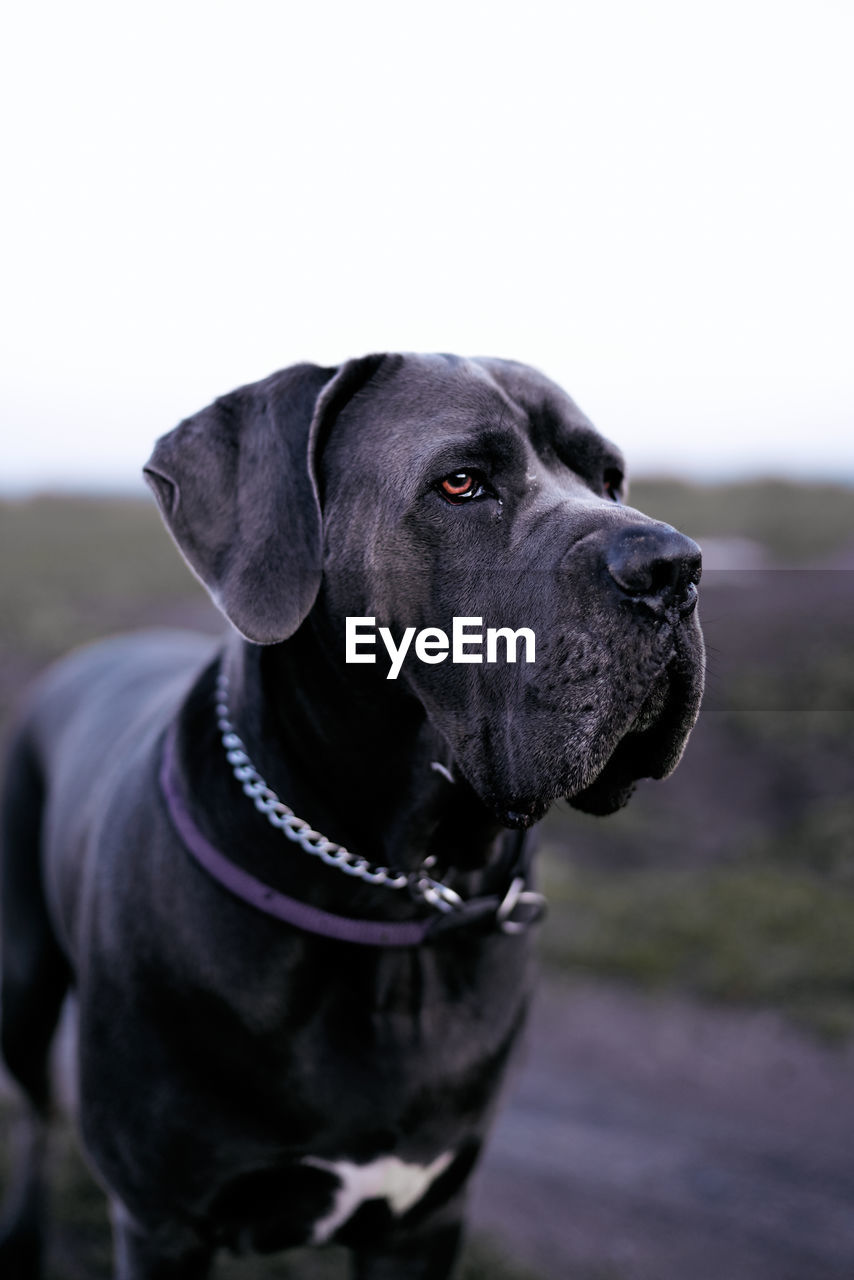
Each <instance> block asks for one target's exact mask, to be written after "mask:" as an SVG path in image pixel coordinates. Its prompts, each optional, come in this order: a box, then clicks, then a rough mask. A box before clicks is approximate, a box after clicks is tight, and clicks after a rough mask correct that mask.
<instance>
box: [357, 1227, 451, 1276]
mask: <svg viewBox="0 0 854 1280" xmlns="http://www.w3.org/2000/svg"><path fill="white" fill-rule="evenodd" d="M462 1234H463V1229H462V1224H461V1223H460V1222H444V1223H442V1225H441V1226H437V1227H436V1228H435V1229H434V1230H433V1231H431V1232H429V1233H427V1232H426V1231H425V1232H420V1233H419V1234H418V1235H416V1236H414V1237H409V1238H408V1239H406V1240H405V1241H401V1242H400V1243H399V1244H396V1245H389V1246H388V1247H387V1248H384V1249H382V1250H376V1251H374V1250H366V1251H360V1252H359V1253H357V1254H355V1255H354V1259H353V1273H352V1274H353V1280H449V1278H450V1276H451V1273H452V1272H453V1269H454V1263H455V1261H456V1259H457V1255H458V1254H459V1251H460V1245H461V1243H462Z"/></svg>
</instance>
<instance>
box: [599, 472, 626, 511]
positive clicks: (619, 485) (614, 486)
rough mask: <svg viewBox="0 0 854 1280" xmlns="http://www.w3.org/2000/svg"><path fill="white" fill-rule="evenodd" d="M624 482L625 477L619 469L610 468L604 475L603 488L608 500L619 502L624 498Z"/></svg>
mask: <svg viewBox="0 0 854 1280" xmlns="http://www.w3.org/2000/svg"><path fill="white" fill-rule="evenodd" d="M624 480H625V477H624V476H623V473H622V471H620V469H619V467H608V468H607V469H606V470H605V471H604V472H603V475H602V486H603V488H604V490H605V496H606V498H610V499H611V501H612V502H619V501H620V499H621V498H622V496H623V482H624Z"/></svg>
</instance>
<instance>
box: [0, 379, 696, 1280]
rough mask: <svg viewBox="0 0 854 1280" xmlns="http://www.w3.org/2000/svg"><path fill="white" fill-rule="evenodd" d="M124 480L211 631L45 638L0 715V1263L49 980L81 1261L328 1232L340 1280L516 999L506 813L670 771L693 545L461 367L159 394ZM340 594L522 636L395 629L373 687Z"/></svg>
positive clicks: (603, 801)
mask: <svg viewBox="0 0 854 1280" xmlns="http://www.w3.org/2000/svg"><path fill="white" fill-rule="evenodd" d="M146 474H147V477H148V479H149V481H150V483H151V485H152V487H153V489H154V492H155V494H156V496H157V499H158V502H159V503H160V507H161V510H162V512H163V515H164V518H165V520H166V523H167V525H168V526H169V528H170V530H171V532H172V534H173V536H174V538H175V540H176V542H177V543H178V546H179V547H180V549H181V551H182V552H183V554H184V555H185V556H186V558H187V560H188V561H189V563H190V565H191V566H192V568H193V569H194V571H195V572H196V573H197V574H198V576H199V577H200V578H201V579H202V581H203V582H204V583H205V585H206V586H207V587H208V589H209V590H210V592H211V594H212V595H213V597H214V599H215V600H216V602H217V603H218V605H219V606H220V608H221V609H222V610H223V612H224V613H225V614H226V615H227V616H228V618H229V619H230V620H231V622H232V623H233V624H234V627H235V628H236V630H237V632H239V633H240V635H237V634H234V635H232V637H231V639H230V640H229V641H228V642H227V643H226V644H225V646H224V648H222V649H221V650H217V649H216V648H214V647H213V646H212V645H211V643H210V642H208V641H206V640H204V639H202V638H200V637H193V636H190V635H187V634H184V633H175V634H169V633H154V634H151V635H147V636H140V637H135V638H123V639H117V640H112V641H107V642H105V643H103V644H101V645H97V646H93V647H91V648H89V649H86V650H83V651H81V652H79V653H77V654H76V655H73V656H72V657H71V658H69V659H67V660H66V661H65V662H63V663H61V664H60V665H59V666H57V667H56V668H54V669H52V670H51V671H50V672H48V673H47V675H46V676H45V677H44V678H43V680H42V682H41V684H40V686H39V688H38V689H37V690H36V693H35V695H34V697H33V698H32V699H31V701H30V703H29V706H28V710H27V713H26V716H25V717H24V718H23V719H22V721H21V723H20V724H19V726H18V728H17V730H16V733H15V736H14V741H13V746H12V752H11V760H10V772H9V780H8V785H7V790H6V803H5V819H4V822H5V825H4V833H3V834H4V866H3V882H2V898H3V920H2V944H3V956H2V960H3V1051H4V1054H5V1058H6V1062H7V1063H8V1066H9V1069H10V1071H11V1072H12V1074H13V1075H14V1076H15V1077H16V1078H17V1080H18V1081H19V1082H20V1084H21V1085H22V1086H23V1089H24V1091H25V1093H26V1095H27V1097H28V1099H29V1101H30V1104H31V1105H30V1115H31V1122H30V1129H29V1142H28V1144H27V1147H26V1152H25V1155H26V1158H25V1159H24V1160H23V1162H22V1167H21V1169H20V1172H19V1180H18V1183H17V1194H16V1197H15V1207H14V1211H13V1212H10V1218H9V1223H8V1226H7V1230H6V1236H5V1242H4V1244H3V1245H2V1246H0V1261H2V1267H3V1270H2V1274H3V1275H4V1276H5V1277H6V1278H7V1280H10V1277H11V1276H16V1277H19V1278H22V1277H34V1276H36V1275H37V1274H38V1236H39V1200H40V1194H39V1185H40V1149H41V1136H40V1135H41V1128H42V1123H43V1120H44V1118H45V1117H46V1115H47V1111H48V1101H49V1088H48V1078H47V1067H46V1059H47V1052H48V1047H49V1044H50V1041H51V1037H52V1034H53V1030H54V1026H55V1022H56V1018H57V1015H58V1013H59V1009H60V1006H61V1004H62V1002H63V999H64V996H65V993H66V990H67V988H68V985H69V982H71V981H73V983H74V986H75V988H76V993H77V1024H78V1067H79V1090H78V1092H79V1127H80V1131H81V1135H82V1141H83V1144H84V1147H85V1150H86V1152H87V1155H88V1158H89V1161H90V1163H91V1165H92V1168H93V1169H94V1171H95V1173H96V1174H97V1176H98V1178H99V1179H100V1180H101V1182H102V1183H103V1185H104V1186H105V1187H106V1188H107V1190H108V1192H109V1195H110V1200H111V1205H112V1210H113V1218H114V1226H115V1241H116V1256H117V1264H116V1274H117V1276H119V1277H121V1278H122V1280H131V1278H132V1280H143V1278H144V1280H155V1277H156V1278H157V1280H165V1278H166V1277H201V1276H204V1275H206V1274H207V1273H208V1269H209V1266H210V1262H211V1259H212V1256H213V1254H214V1252H215V1250H216V1249H217V1248H218V1247H221V1246H227V1247H231V1248H235V1249H255V1250H260V1251H272V1250H278V1249H284V1248H287V1247H289V1246H292V1245H298V1244H303V1243H306V1242H309V1243H310V1242H315V1243H323V1242H324V1241H326V1240H335V1241H338V1242H340V1243H343V1244H345V1245H347V1246H349V1247H350V1248H351V1249H352V1250H353V1254H354V1275H355V1276H357V1277H360V1278H361V1280H419V1278H420V1280H428V1278H435V1280H440V1278H442V1277H447V1276H448V1275H449V1274H450V1272H451V1269H452V1266H453V1260H454V1257H455V1255H456V1253H457V1249H458V1243H459V1237H460V1230H461V1221H462V1218H463V1211H464V1197H465V1186H466V1182H467V1179H468V1176H469V1174H470V1172H471V1170H472V1167H473V1166H474V1164H475V1162H476V1160H477V1157H478V1153H479V1151H480V1148H481V1144H482V1142H483V1139H484V1135H485V1133H486V1131H487V1129H488V1126H489V1122H490V1119H491V1115H492V1112H493V1108H494V1104H495V1100H496V1093H497V1090H498V1087H499V1083H500V1081H501V1078H502V1073H503V1071H504V1068H505V1065H506V1062H507V1059H508V1054H509V1052H510V1048H511V1045H512V1044H513V1041H514V1039H515V1037H516V1036H517V1033H518V1032H519V1029H520V1026H521V1024H522V1021H523V1017H524V1011H525V1002H526V996H527V990H528V977H527V956H528V952H529V938H530V934H529V930H528V925H529V924H530V923H532V922H533V920H534V919H535V918H536V917H537V915H538V914H539V911H540V899H539V896H538V895H537V894H536V893H535V892H534V891H533V889H532V888H531V887H530V884H529V870H528V865H527V856H526V854H525V851H524V838H523V832H524V829H526V828H528V827H530V826H531V824H533V823H534V822H535V821H536V820H537V819H538V818H540V817H542V815H543V814H544V813H545V812H546V810H547V809H548V807H549V805H550V804H551V803H552V801H554V800H555V799H557V798H558V797H562V796H566V797H568V798H569V800H570V802H571V803H572V804H573V805H575V806H576V807H578V808H580V809H584V810H587V811H589V812H594V813H608V812H611V811H612V810H614V809H617V808H618V807H619V806H620V805H622V804H624V803H625V801H626V800H627V798H628V796H629V795H630V793H631V790H632V786H633V783H634V781H635V780H636V779H637V778H640V777H653V778H660V777H663V776H664V775H665V774H667V773H668V772H669V771H670V770H671V769H673V768H674V766H675V765H676V763H677V761H678V759H679V756H680V753H681V751H682V748H683V745H684V742H685V739H686V737H687V734H688V732H689V730H690V728H691V726H692V724H693V722H694V720H695V717H696V714H697V710H698V705H699V701H700V695H701V687H702V641H701V638H700V631H699V626H698V623H697V620H696V615H695V613H694V605H695V603H696V599H697V589H696V583H697V581H698V578H699V573H700V557H699V551H698V548H697V547H696V546H695V544H694V543H693V542H691V541H690V540H689V539H687V538H685V537H683V536H682V535H681V534H679V533H677V532H676V531H675V530H673V529H671V528H670V527H669V526H668V525H664V524H660V523H657V522H655V521H653V520H650V519H648V518H647V517H645V516H643V515H641V514H640V513H639V512H637V511H635V510H632V509H631V508H630V507H626V506H623V505H621V502H620V496H621V486H622V482H623V476H622V462H621V460H620V456H619V454H618V453H617V452H616V450H614V449H613V448H612V447H611V446H610V445H609V444H607V443H606V442H605V441H604V440H603V439H602V438H601V437H600V436H599V435H598V434H597V433H596V431H595V430H594V429H593V427H592V426H591V425H590V423H589V422H588V421H587V419H586V418H585V417H584V416H583V414H581V413H580V411H579V410H578V409H577V407H576V406H575V405H574V404H573V402H572V401H571V400H570V399H569V397H568V396H566V395H565V394H564V393H563V392H562V391H561V390H560V389H559V388H558V387H556V386H555V385H554V384H553V383H551V382H549V381H548V380H547V379H546V378H544V377H543V376H542V375H540V374H538V373H536V372H535V371H533V370H532V369H529V368H527V367H525V366H522V365H519V364H513V363H510V362H504V361H498V360H461V359H457V358H454V357H451V356H412V355H406V356H403V355H386V356H370V357H366V358H365V359H362V360H356V361H352V362H350V363H348V364H345V365H343V366H342V367H341V368H338V369H321V368H316V367H314V366H310V365H300V366H296V367H294V368H291V369H287V370H285V371H284V372H282V373H278V374H275V375H274V376H272V377H270V378H268V379H267V380H266V381H264V382H260V383H258V384H257V385H254V386H250V387H245V388H243V389H241V390H239V391H235V392H234V393H233V394H231V395H228V396H225V397H224V398H223V399H221V400H218V401H217V402H216V403H215V404H214V405H213V406H212V407H211V408H209V409H206V410H204V411H203V412H202V413H200V414H198V415H196V416H195V417H193V418H190V419H188V420H187V421H186V422H183V423H182V424H181V425H180V426H179V427H178V428H177V429H176V430H175V431H173V432H171V433H170V434H169V435H167V436H164V437H163V438H162V439H161V440H160V441H159V443H158V445H157V447H156V449H155V451H154V454H153V457H152V459H151V461H150V462H149V464H148V467H147V468H146ZM348 617H350V618H353V617H360V618H372V619H374V620H375V623H376V625H377V626H384V627H387V628H388V629H389V634H390V636H391V637H393V638H395V640H399V638H400V637H401V635H402V634H403V633H404V630H405V628H408V627H414V628H416V629H418V630H421V629H423V628H442V629H443V630H444V631H446V632H448V633H450V632H451V631H452V629H453V619H454V618H478V619H482V621H483V625H484V627H487V626H490V627H507V628H510V629H518V628H522V627H525V628H528V629H530V630H531V631H532V632H534V634H535V637H536V657H535V661H534V662H533V663H531V662H523V661H522V660H521V659H522V657H523V654H522V653H521V651H520V653H519V654H518V655H517V661H515V662H510V661H508V660H503V659H504V657H505V653H506V656H507V657H509V652H508V650H509V647H510V646H509V644H507V645H505V644H504V640H503V639H502V640H501V641H500V642H499V644H500V648H499V656H500V658H501V659H502V660H498V661H493V662H481V663H476V662H461V661H460V662H456V663H454V662H452V661H451V660H450V658H447V660H445V661H438V660H435V656H436V654H437V652H438V651H437V649H436V648H434V649H433V650H428V649H426V648H425V649H423V650H422V653H423V654H428V653H429V654H432V655H433V656H434V661H430V659H429V656H425V657H419V656H418V655H417V654H416V653H415V652H412V653H410V654H409V655H408V656H407V658H406V659H405V661H404V663H403V666H402V668H401V671H400V675H399V678H397V679H395V680H390V679H387V678H386V676H387V672H388V663H387V662H386V661H385V658H384V653H383V650H382V649H381V647H380V646H379V645H378V646H377V647H376V649H375V653H376V657H377V661H376V662H375V663H374V664H369V663H361V664H359V665H353V664H347V663H346V662H345V661H344V657H345V625H346V624H345V619H347V618H348ZM433 640H434V642H435V641H436V640H437V637H436V636H435V635H434V636H433ZM247 641H248V642H250V643H247ZM365 652H368V650H365ZM265 779H266V780H267V781H266V782H265V781H264V780H265ZM268 783H269V784H270V785H271V786H273V787H275V792H273V791H271V789H270V786H268V785H267V784H268ZM244 792H245V794H244ZM279 797H282V798H283V800H286V801H287V805H289V806H292V809H291V808H288V807H287V805H285V804H284V803H283V802H282V800H280V799H279ZM253 802H254V805H253ZM294 813H295V814H297V815H299V817H296V816H294ZM309 822H310V823H311V824H313V826H314V827H315V828H316V830H314V831H312V830H311V828H310V827H309V826H308V823H309ZM507 828H510V829H511V830H509V831H508V830H507ZM320 833H322V834H320ZM333 840H334V841H337V842H339V843H338V844H333V843H332V841H333ZM342 846H343V847H342ZM350 851H352V852H350Z"/></svg>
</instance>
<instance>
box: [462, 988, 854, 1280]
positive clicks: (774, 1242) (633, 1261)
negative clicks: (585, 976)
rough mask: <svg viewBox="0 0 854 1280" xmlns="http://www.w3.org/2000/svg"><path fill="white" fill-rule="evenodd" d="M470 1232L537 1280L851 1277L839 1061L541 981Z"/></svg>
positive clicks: (696, 1012)
mask: <svg viewBox="0 0 854 1280" xmlns="http://www.w3.org/2000/svg"><path fill="white" fill-rule="evenodd" d="M526 1058H527V1060H526V1061H525V1063H524V1065H523V1066H522V1068H521V1071H520V1072H519V1073H518V1075H517V1078H516V1081H515V1084H514V1086H513V1087H512V1088H511V1091H510V1095H509V1098H508V1104H509V1105H507V1106H506V1107H505V1108H504V1110H503V1112H502V1114H501V1117H500V1119H499V1123H498V1126H497V1129H496V1131H495V1133H494V1135H493V1139H492V1142H491V1145H490V1148H489V1151H488V1154H487V1157H486V1159H485V1162H484V1167H483V1169H482V1172H481V1176H480V1178H479V1180H478V1183H477V1186H476V1189H475V1196H474V1225H475V1226H476V1227H478V1228H480V1229H481V1230H484V1231H486V1232H487V1233H488V1234H491V1235H493V1236H494V1238H496V1239H497V1240H501V1241H502V1242H506V1244H507V1246H508V1248H509V1249H511V1250H512V1252H513V1254H514V1255H516V1256H517V1257H519V1258H520V1260H524V1261H526V1262H528V1263H529V1264H530V1265H534V1266H536V1267H537V1268H538V1269H539V1271H540V1272H541V1273H542V1274H543V1275H544V1276H545V1277H548V1278H549V1280H574V1278H575V1277H583V1278H584V1280H591V1278H592V1277H596V1280H610V1278H611V1277H613V1280H852V1277H854V1050H852V1049H851V1048H848V1049H833V1048H830V1047H827V1048H825V1047H822V1046H821V1045H819V1044H817V1043H815V1042H814V1041H813V1040H811V1039H808V1038H807V1037H806V1036H803V1035H801V1034H799V1033H798V1031H797V1030H795V1029H794V1028H792V1027H791V1026H789V1025H788V1024H787V1023H786V1022H784V1021H783V1020H782V1019H781V1018H779V1017H778V1016H776V1015H774V1014H771V1013H756V1012H749V1011H730V1010H721V1009H710V1008H707V1007H702V1006H697V1005H695V1004H693V1003H692V1002H690V1001H687V1000H682V999H679V998H674V997H666V998H661V999H656V998H654V997H647V996H644V995H639V994H636V993H634V992H632V991H630V990H629V989H621V988H616V987H614V986H612V985H610V984H607V983H597V982H579V983H575V984H569V983H563V984H561V985H558V984H556V983H554V982H541V985H540V991H539V996H538V1000H537V1004H536V1007H535V1010H534V1014H533V1018H532V1022H531V1028H530V1034H529V1045H528V1050H527V1055H526Z"/></svg>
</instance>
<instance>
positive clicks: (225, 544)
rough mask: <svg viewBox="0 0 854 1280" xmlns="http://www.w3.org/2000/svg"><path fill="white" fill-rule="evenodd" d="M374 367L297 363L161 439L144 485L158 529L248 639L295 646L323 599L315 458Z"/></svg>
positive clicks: (365, 362)
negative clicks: (158, 517) (162, 526)
mask: <svg viewBox="0 0 854 1280" xmlns="http://www.w3.org/2000/svg"><path fill="white" fill-rule="evenodd" d="M382 361H383V356H381V355H376V356H365V357H364V358H363V359H361V360H351V361H348V363H347V364H344V365H341V366H340V367H339V368H332V369H322V368H319V367H318V366H317V365H311V364H300V365H294V366H292V367H291V368H290V369H284V370H282V372H281V373H274V374H273V375H272V376H271V377H269V378H266V379H265V380H264V381H263V382H256V383H253V384H252V385H251V386H247V387H240V388H239V389H238V390H237V391H232V392H231V394H230V395H227V396H222V397H221V398H220V399H219V400H216V401H214V403H213V404H212V405H210V406H209V408H207V409H202V411H201V413H197V414H195V415H194V416H193V417H192V418H186V419H185V420H184V421H183V422H182V423H180V424H179V425H178V426H177V427H175V429H174V431H170V432H169V433H168V434H167V435H165V436H161V437H160V439H159V440H158V441H157V444H156V445H155V448H154V452H153V453H152V455H151V457H150V458H149V460H148V462H147V464H146V466H145V468H144V475H145V478H146V480H147V481H148V483H149V484H150V486H151V488H152V489H153V490H154V495H155V497H156V498H157V502H158V505H159V507H160V511H161V514H162V516H163V519H164V520H165V522H166V527H167V528H168V529H169V532H170V533H171V534H172V537H173V538H174V539H175V541H176V543H177V544H178V547H179V549H180V551H181V553H182V554H183V556H184V558H185V559H186V560H187V563H188V564H189V566H190V568H191V569H192V570H193V572H194V573H195V574H196V575H197V576H198V577H199V578H200V579H201V581H202V582H203V583H204V585H205V586H206V587H207V589H208V591H209V592H210V594H211V596H212V597H213V599H214V602H215V603H216V605H217V606H218V607H219V608H220V609H221V610H222V611H223V613H224V614H225V615H226V617H228V618H229V619H230V621H231V622H232V623H233V624H234V626H235V627H236V628H237V630H238V631H240V632H241V634H242V635H244V636H245V637H246V638H247V640H253V641H255V642H256V643H257V644H275V643H276V642H277V641H279V640H285V639H286V638H287V637H288V636H290V635H292V634H293V633H294V632H295V631H296V629H297V627H299V625H300V623H301V622H302V621H303V619H304V618H305V617H306V615H307V614H308V612H309V610H310V609H311V607H312V605H313V604H314V601H315V598H316V597H317V592H318V590H319V588H320V578H321V566H322V532H321V514H320V502H319V500H318V490H317V481H316V478H315V473H314V459H313V456H312V455H313V453H314V450H315V443H316V442H317V441H319V440H320V439H321V438H322V436H323V435H324V434H325V432H326V431H327V430H328V428H329V427H330V426H331V424H332V422H333V421H334V418H335V416H336V415H337V414H338V413H339V412H340V411H341V409H342V408H343V407H344V405H345V404H346V403H347V401H348V400H350V398H351V397H352V396H354V395H355V394H356V392H357V391H358V390H360V389H361V387H363V386H364V385H365V383H366V382H368V380H369V379H370V378H372V377H373V375H374V374H375V373H376V371H377V369H378V368H379V366H380V364H381V363H382Z"/></svg>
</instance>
